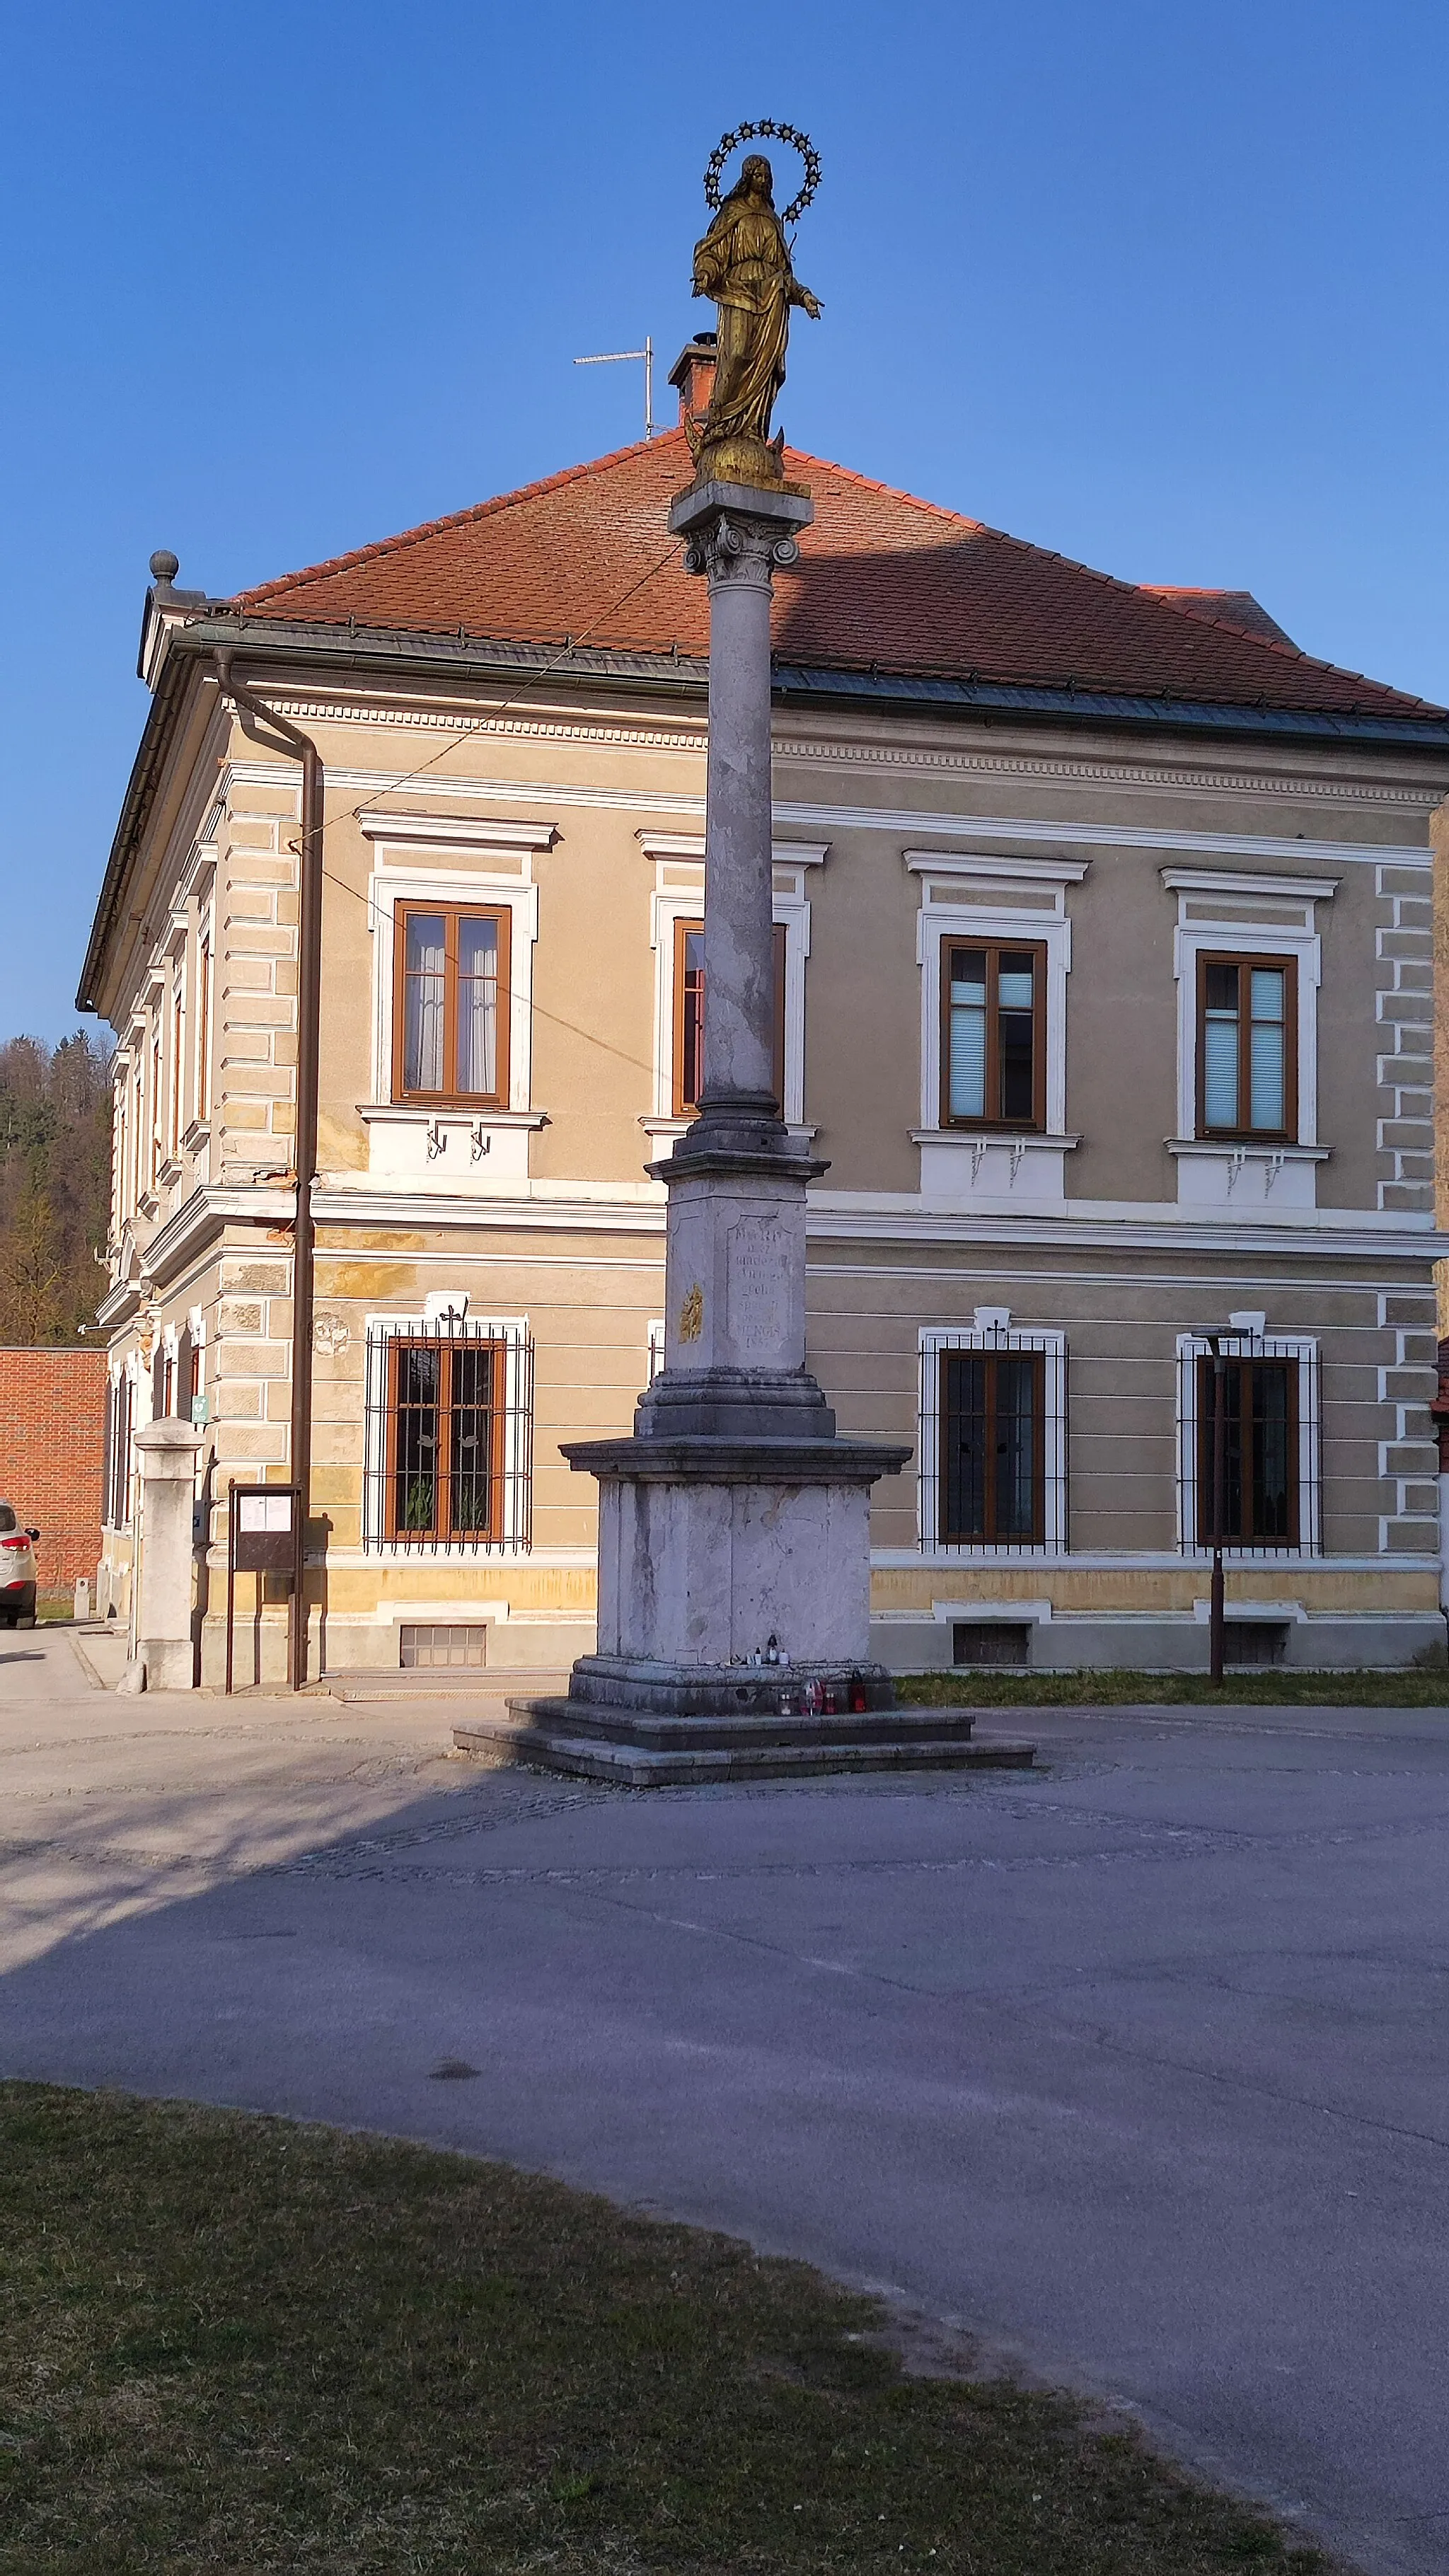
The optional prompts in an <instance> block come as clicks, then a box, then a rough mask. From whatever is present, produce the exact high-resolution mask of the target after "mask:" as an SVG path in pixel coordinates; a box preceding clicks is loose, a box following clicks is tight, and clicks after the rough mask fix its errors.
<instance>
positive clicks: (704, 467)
mask: <svg viewBox="0 0 1449 2576" xmlns="http://www.w3.org/2000/svg"><path fill="white" fill-rule="evenodd" d="M773 186H774V180H773V174H772V172H771V169H770V165H769V162H768V161H767V160H766V159H765V157H764V155H763V153H760V152H752V153H751V154H750V155H749V157H748V159H747V160H746V162H745V165H744V167H743V169H742V170H741V172H740V175H739V178H738V180H737V181H736V183H735V185H734V187H733V188H731V190H730V192H729V195H728V196H727V197H726V198H725V199H724V201H723V203H722V205H721V206H720V209H719V212H718V214H717V215H716V216H715V219H714V221H713V223H712V224H711V225H710V228H709V230H708V232H707V233H706V234H705V237H704V239H703V241H702V242H699V243H697V244H696V246H695V253H694V292H695V294H696V295H707V296H709V298H710V299H711V301H712V302H713V303H714V304H716V305H717V306H718V307H719V331H718V352H719V354H718V359H717V362H716V366H715V378H714V392H713V394H712V395H711V397H710V406H709V414H708V417H707V419H706V420H705V423H704V427H703V430H702V431H696V430H694V429H693V427H691V429H690V445H691V447H692V448H693V450H694V460H695V479H696V481H697V482H700V483H768V484H778V483H781V482H783V480H784V471H785V469H784V466H783V464H782V462H781V452H782V450H783V448H784V444H785V433H784V431H783V430H781V431H780V432H779V433H778V434H777V436H776V437H775V438H774V439H771V437H770V413H771V411H772V410H773V408H774V402H775V396H776V395H777V394H778V392H779V390H780V387H781V386H782V384H783V383H784V381H785V347H786V343H787V341H788V340H789V337H790V308H791V306H792V305H794V304H798V305H799V306H800V307H801V308H802V310H803V311H804V312H806V313H808V314H809V315H810V318H811V320H812V321H818V319H819V316H820V306H819V304H818V303H817V301H816V299H815V297H814V296H813V295H812V294H811V292H810V289H809V287H808V286H802V285H801V284H800V281H799V279H798V278H797V277H796V275H795V272H794V269H793V268H792V266H791V264H790V252H789V247H788V245H787V243H786V240H785V228H784V226H783V224H782V223H781V221H780V218H779V216H778V215H777V214H776V212H775V200H774V195H773Z"/></svg>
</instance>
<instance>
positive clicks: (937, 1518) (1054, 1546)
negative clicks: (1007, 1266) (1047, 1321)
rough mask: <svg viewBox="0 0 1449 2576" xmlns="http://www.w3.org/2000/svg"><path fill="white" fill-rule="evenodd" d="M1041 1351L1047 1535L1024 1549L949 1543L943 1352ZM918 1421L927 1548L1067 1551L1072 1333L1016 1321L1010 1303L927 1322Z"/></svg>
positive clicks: (920, 1531) (1006, 1553)
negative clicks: (961, 1320) (944, 1522)
mask: <svg viewBox="0 0 1449 2576" xmlns="http://www.w3.org/2000/svg"><path fill="white" fill-rule="evenodd" d="M943 1351H987V1352H990V1351H1040V1352H1042V1353H1043V1354H1044V1355H1045V1359H1046V1368H1045V1370H1044V1372H1043V1374H1044V1377H1045V1381H1046V1387H1045V1401H1046V1411H1045V1418H1044V1422H1043V1426H1042V1427H1043V1435H1044V1437H1043V1460H1042V1476H1043V1484H1044V1488H1045V1490H1044V1494H1043V1510H1042V1537H1041V1540H1040V1542H1033V1543H1032V1544H1030V1545H1026V1546H1022V1547H987V1546H973V1545H972V1544H971V1543H970V1542H969V1541H961V1542H957V1543H955V1544H949V1543H948V1542H946V1541H945V1540H943V1539H942V1538H940V1537H939V1536H938V1532H939V1530H940V1526H941V1410H940V1406H941V1353H942V1352H943ZM917 1372H918V1396H917V1408H916V1409H917V1417H918V1423H919V1431H918V1440H917V1460H916V1529H917V1541H918V1544H919V1547H920V1551H921V1554H922V1555H923V1556H926V1557H930V1558H933V1559H934V1560H935V1561H936V1562H937V1563H939V1564H943V1565H945V1564H949V1565H962V1564H964V1565H1019V1564H1021V1563H1022V1561H1023V1559H1026V1558H1031V1557H1047V1556H1064V1555H1065V1554H1066V1552H1067V1337H1066V1334H1065V1333H1064V1332H1061V1331H1059V1330H1057V1329H1055V1328H1054V1327H1052V1326H1049V1325H1042V1324H1020V1325H1014V1324H1013V1323H1012V1321H1011V1309H1010V1307H1008V1306H978V1307H977V1309H976V1315H975V1320H974V1322H972V1323H970V1324H923V1325H922V1326H921V1327H920V1333H919V1350H918V1358H917Z"/></svg>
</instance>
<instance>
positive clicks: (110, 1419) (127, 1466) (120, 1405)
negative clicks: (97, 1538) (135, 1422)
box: [101, 1372, 133, 1530]
mask: <svg viewBox="0 0 1449 2576" xmlns="http://www.w3.org/2000/svg"><path fill="white" fill-rule="evenodd" d="M132 1406H133V1390H132V1386H131V1379H130V1375H129V1372H123V1373H122V1375H121V1376H120V1377H118V1378H112V1379H111V1381H110V1383H109V1385H108V1386H107V1389H106V1446H105V1465H104V1469H103V1472H102V1479H101V1481H102V1487H103V1492H102V1499H101V1518H102V1521H103V1523H104V1525H105V1527H106V1528H107V1529H114V1530H119V1529H125V1528H126V1526H127V1524H128V1523H129V1521H130V1518H131V1416H132Z"/></svg>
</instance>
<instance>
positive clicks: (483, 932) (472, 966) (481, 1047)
mask: <svg viewBox="0 0 1449 2576" xmlns="http://www.w3.org/2000/svg"><path fill="white" fill-rule="evenodd" d="M440 926H441V925H440ZM458 1089H459V1090H460V1091H476V1092H481V1093H484V1094H485V1095H486V1096H487V1097H488V1098H490V1099H491V1098H492V1097H493V1096H494V1095H495V1094H496V1092H497V1089H498V924H497V922H496V921H470V920H469V919H468V918H467V917H466V916H465V917H464V918H463V919H462V920H461V921H460V922H459V924H458Z"/></svg>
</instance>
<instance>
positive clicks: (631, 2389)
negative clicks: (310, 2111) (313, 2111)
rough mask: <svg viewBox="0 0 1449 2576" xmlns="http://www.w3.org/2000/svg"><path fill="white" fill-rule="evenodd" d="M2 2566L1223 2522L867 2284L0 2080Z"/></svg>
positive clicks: (247, 2568)
mask: <svg viewBox="0 0 1449 2576" xmlns="http://www.w3.org/2000/svg"><path fill="white" fill-rule="evenodd" d="M0 2174H3V2178H4V2179H3V2189H0V2283H3V2299H0V2570H4V2571H5V2576H22V2571H23V2576H50V2571H52V2570H61V2569H64V2570H66V2571H74V2576H81V2571H82V2570H84V2571H85V2576H121V2571H125V2576H132V2571H136V2576H141V2571H146V2576H151V2571H172V2570H192V2569H196V2570H202V2569H204V2570H206V2571H207V2576H215V2571H222V2576H233V2571H234V2576H262V2571H266V2570H271V2569H281V2568H285V2569H298V2570H306V2571H308V2576H363V2571H368V2572H369V2576H370V2571H374V2570H386V2571H388V2576H392V2571H397V2576H513V2571H523V2570H525V2569H527V2570H535V2569H537V2570H549V2571H557V2576H585V2571H587V2576H626V2571H630V2570H635V2569H640V2570H642V2569H651V2570H652V2569H668V2570H679V2571H681V2576H682V2572H683V2571H691V2576H726V2571H730V2576H737V2571H742V2570H765V2569H789V2570H792V2571H794V2570H801V2571H803V2570H811V2571H817V2576H852V2571H854V2570H858V2569H871V2570H876V2571H884V2570H887V2569H892V2568H894V2569H903V2568H920V2567H930V2568H932V2569H933V2570H935V2571H936V2576H948V2571H949V2576H968V2571H969V2576H1208V2571H1216V2570H1237V2571H1242V2570H1243V2569H1244V2568H1255V2567H1256V2568H1278V2569H1283V2568H1292V2569H1295V2570H1307V2569H1310V2568H1316V2567H1320V2566H1322V2564H1323V2561H1322V2560H1321V2559H1320V2558H1319V2557H1318V2556H1317V2555H1316V2554H1315V2553H1314V2552H1312V2551H1311V2550H1306V2549H1301V2548H1296V2547H1294V2546H1292V2545H1291V2544H1285V2543H1284V2542H1283V2541H1281V2540H1280V2539H1279V2537H1278V2536H1277V2534H1276V2533H1275V2532H1273V2531H1272V2530H1271V2529H1269V2528H1268V2526H1267V2525H1266V2524H1264V2523H1263V2522H1261V2521H1260V2520H1258V2519H1257V2518H1256V2517H1255V2516H1253V2515H1251V2514H1249V2513H1247V2512H1245V2511H1244V2510H1243V2509H1242V2508H1240V2507H1238V2506H1236V2505H1234V2504H1231V2503H1228V2502H1225V2501H1223V2500H1221V2499H1220V2498H1217V2497H1215V2496H1212V2495H1209V2494H1206V2493H1204V2492H1202V2491H1201V2490H1200V2489H1198V2488H1196V2487H1194V2486H1192V2485H1190V2484H1189V2483H1187V2481H1185V2480H1184V2479H1182V2478H1180V2477H1178V2476H1177V2475H1176V2474H1175V2473H1174V2472H1173V2471H1171V2470H1170V2469H1167V2468H1164V2467H1163V2466H1162V2465H1161V2464H1160V2463H1159V2462H1157V2461H1155V2460H1154V2459H1153V2458H1151V2457H1150V2456H1149V2454H1148V2453H1147V2452H1146V2451H1145V2450H1143V2449H1142V2448H1141V2447H1140V2446H1139V2445H1138V2443H1137V2442H1136V2441H1135V2440H1133V2439H1131V2438H1129V2437H1127V2436H1125V2435H1123V2434H1121V2433H1107V2434H1105V2435H1104V2434H1103V2433H1102V2432H1101V2431H1100V2429H1099V2430H1095V2431H1094V2430H1093V2429H1091V2427H1090V2426H1089V2425H1088V2424H1087V2423H1085V2422H1084V2421H1083V2419H1082V2418H1081V2417H1080V2415H1078V2414H1077V2413H1076V2412H1075V2411H1074V2410H1073V2409H1072V2408H1071V2407H1070V2406H1069V2405H1067V2404H1065V2403H1063V2402H1060V2401H1058V2400H1056V2399H1054V2398H1051V2397H1046V2396H1042V2395H1039V2394H1035V2393H1031V2394H1028V2393H1024V2392H1022V2391H1021V2390H1018V2389H1015V2388H1012V2387H1009V2386H1006V2385H1003V2384H1001V2383H1000V2382H996V2383H991V2382H986V2383H981V2384H971V2383H967V2382H963V2381H957V2380H945V2379H940V2378H934V2379H933V2378H921V2377H908V2376H906V2375H905V2374H904V2372H903V2371H902V2370H901V2368H900V2366H899V2364H898V2362H897V2361H896V2360H895V2359H894V2358H893V2356H892V2354H891V2352H890V2351H889V2350H888V2349H886V2348H885V2347H884V2345H883V2344H882V2343H881V2342H879V2341H876V2340H873V2339H872V2338H873V2337H874V2336H875V2335H876V2334H877V2332H878V2329H879V2326H880V2317H879V2313H878V2312H877V2310H876V2309H875V2308H874V2307H873V2306H872V2305H871V2303H870V2302H869V2301H867V2300H864V2299H860V2298H856V2297H854V2296H851V2295H849V2294H847V2293H845V2292H843V2291H841V2290H838V2289H836V2288H834V2287H832V2286H831V2284H830V2283H828V2282H826V2281H823V2280H821V2279H820V2278H819V2277H818V2275H816V2274H814V2273H812V2272H810V2271H807V2270H806V2269H805V2268H804V2267H803V2266H802V2265H799V2264H793V2263H781V2262H773V2261H771V2262H767V2261H761V2260H758V2259H757V2258H756V2257H755V2256H754V2255H752V2254H751V2253H750V2251H749V2249H748V2248H747V2247H746V2246H744V2245H741V2244H737V2243H735V2242H734V2241H732V2240H731V2239H729V2238H726V2237H722V2236H711V2235H706V2234H702V2233H699V2232H696V2231H694V2230H692V2229H689V2228H684V2227H673V2226H663V2225H658V2224H655V2223H653V2222H650V2221H646V2220H642V2219H638V2218H633V2217H629V2216H627V2215H625V2214H624V2213H622V2212H621V2211H619V2210H617V2209H614V2208H612V2207H611V2206H610V2205H609V2204H608V2203H606V2202H604V2201H602V2200H595V2199H591V2198H588V2197H586V2196H584V2195H583V2194H580V2193H577V2192H572V2191H568V2190H565V2189H564V2188H563V2187H562V2186H561V2185H559V2184H557V2183H553V2182H548V2181H543V2180H540V2179H539V2178H537V2177H536V2176H530V2175H527V2174H519V2173H514V2172H512V2171H511V2170H509V2169H508V2168H506V2167H504V2166H501V2165H493V2164H480V2163H476V2162H473V2161H471V2160H468V2159H465V2158H463V2157H459V2156H449V2155H441V2154H435V2153H433V2152H431V2151H430V2150H427V2149H424V2148H420V2147H412V2146H406V2145H402V2144H399V2143H397V2142H396V2141H393V2140H389V2139H380V2138H359V2137H349V2136H344V2135H341V2134H339V2133H337V2132H334V2131H332V2130H326V2129H320V2128H302V2127H295V2126H292V2125H290V2124H289V2123H286V2122H284V2121H280V2120H265V2119H252V2118H248V2117H244V2116H241V2115H237V2114H232V2113H225V2112H218V2111H207V2110H200V2109H196V2108H193V2107H191V2106H188V2105H186V2104H180V2103H169V2102H168V2103H146V2102H139V2101H134V2100H131V2099H130V2098H129V2097H126V2096H121V2095H116V2094H101V2095H92V2094H83V2093H73V2092H62V2091H60V2090H58V2089H55V2088H53V2087H50V2086H45V2085H33V2084H0Z"/></svg>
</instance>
